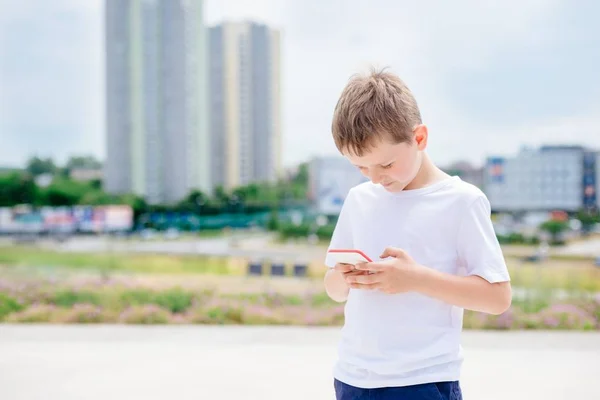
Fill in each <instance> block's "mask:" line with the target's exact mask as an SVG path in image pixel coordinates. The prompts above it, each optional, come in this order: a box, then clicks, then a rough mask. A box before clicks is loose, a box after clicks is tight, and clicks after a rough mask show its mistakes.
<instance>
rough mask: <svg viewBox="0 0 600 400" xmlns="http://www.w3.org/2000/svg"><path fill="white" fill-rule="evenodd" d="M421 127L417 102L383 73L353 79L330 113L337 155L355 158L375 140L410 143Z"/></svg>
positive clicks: (393, 77) (397, 81) (396, 80)
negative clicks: (352, 154)
mask: <svg viewBox="0 0 600 400" xmlns="http://www.w3.org/2000/svg"><path fill="white" fill-rule="evenodd" d="M419 124H421V113H420V111H419V107H418V106H417V101H416V100H415V98H414V97H413V94H412V92H411V91H410V90H409V89H408V87H407V86H406V84H405V83H404V82H403V81H402V80H401V79H400V78H399V77H398V76H396V75H394V74H392V73H390V72H385V70H381V71H376V70H374V69H372V70H371V72H370V74H368V75H366V76H360V75H355V76H354V77H352V78H351V79H350V81H349V82H348V84H347V85H346V87H345V88H344V90H343V92H342V94H341V96H340V99H339V100H338V103H337V105H336V107H335V111H334V113H333V122H332V127H331V128H332V133H333V140H334V141H335V145H336V146H337V148H338V150H339V151H340V152H342V151H344V150H346V151H349V152H352V153H354V154H356V155H358V156H362V155H363V154H364V153H365V151H368V149H369V148H370V147H371V146H373V145H374V142H375V141H376V140H377V139H387V140H391V142H392V143H405V142H410V141H411V139H412V132H413V130H414V128H415V127H416V126H417V125H419Z"/></svg>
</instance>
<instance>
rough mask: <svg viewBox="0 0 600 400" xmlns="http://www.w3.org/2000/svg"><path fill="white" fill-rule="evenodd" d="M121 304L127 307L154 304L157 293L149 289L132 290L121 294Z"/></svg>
mask: <svg viewBox="0 0 600 400" xmlns="http://www.w3.org/2000/svg"><path fill="white" fill-rule="evenodd" d="M119 297H120V302H121V304H122V305H123V306H125V307H130V306H143V305H146V304H153V303H154V302H155V299H156V292H154V291H152V290H149V289H131V290H126V291H124V292H123V293H121V295H120V296H119Z"/></svg>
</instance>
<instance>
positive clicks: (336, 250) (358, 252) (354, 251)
mask: <svg viewBox="0 0 600 400" xmlns="http://www.w3.org/2000/svg"><path fill="white" fill-rule="evenodd" d="M327 252H328V253H357V254H360V255H361V256H363V257H364V258H366V259H367V260H368V261H369V262H373V260H371V257H369V256H368V255H366V254H365V253H363V252H362V251H360V250H356V249H331V250H329V251H327Z"/></svg>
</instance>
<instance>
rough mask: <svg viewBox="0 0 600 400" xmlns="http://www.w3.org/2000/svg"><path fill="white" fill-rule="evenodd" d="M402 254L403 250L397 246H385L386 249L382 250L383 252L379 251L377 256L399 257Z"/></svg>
mask: <svg viewBox="0 0 600 400" xmlns="http://www.w3.org/2000/svg"><path fill="white" fill-rule="evenodd" d="M402 255H404V250H402V249H399V248H397V247H386V249H385V250H384V251H383V253H381V255H380V256H379V258H387V257H394V258H398V257H401V256H402Z"/></svg>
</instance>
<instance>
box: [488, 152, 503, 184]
mask: <svg viewBox="0 0 600 400" xmlns="http://www.w3.org/2000/svg"><path fill="white" fill-rule="evenodd" d="M504 164H505V159H504V158H502V157H490V158H488V160H487V166H486V174H487V178H488V179H487V181H488V182H489V183H493V184H499V183H504Z"/></svg>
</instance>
